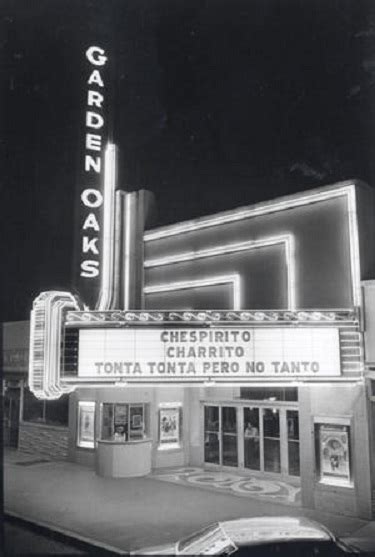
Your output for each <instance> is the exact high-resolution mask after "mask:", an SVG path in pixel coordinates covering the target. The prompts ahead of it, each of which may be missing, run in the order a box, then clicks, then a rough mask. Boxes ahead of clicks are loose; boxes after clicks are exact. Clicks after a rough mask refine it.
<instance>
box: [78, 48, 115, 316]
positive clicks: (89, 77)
mask: <svg viewBox="0 0 375 557" xmlns="http://www.w3.org/2000/svg"><path fill="white" fill-rule="evenodd" d="M84 64H85V66H84V71H85V85H84V87H85V90H84V93H85V113H84V134H83V136H82V139H81V157H80V163H79V165H80V168H79V186H78V193H79V197H78V198H77V208H76V209H77V211H78V217H77V221H76V226H77V228H78V230H77V232H76V245H75V264H74V286H75V288H76V290H77V293H78V294H79V296H80V298H81V299H82V301H83V302H84V303H85V304H86V305H87V306H88V307H89V308H90V309H95V308H96V306H97V304H98V299H99V296H100V291H101V290H102V288H103V279H104V278H105V277H103V267H104V262H103V259H105V258H104V251H105V249H106V248H107V246H105V241H104V220H105V214H104V213H105V209H104V206H105V196H106V195H107V196H108V192H107V194H106V193H105V191H104V190H105V174H106V172H107V174H108V172H109V173H112V169H111V168H110V167H109V165H108V162H107V163H106V164H105V159H106V158H107V160H108V156H107V157H106V156H105V152H106V149H107V143H108V135H109V133H108V121H107V120H108V99H107V95H106V92H107V87H106V83H107V78H108V75H109V69H108V65H109V59H108V54H107V50H106V48H103V47H102V46H99V45H91V46H88V47H87V48H86V49H85V52H84ZM82 154H83V156H82ZM112 186H113V188H112V189H113V195H114V187H115V185H114V183H113V180H112ZM106 236H107V237H108V233H107V235H106Z"/></svg>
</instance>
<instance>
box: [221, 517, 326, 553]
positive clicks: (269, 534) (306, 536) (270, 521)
mask: <svg viewBox="0 0 375 557" xmlns="http://www.w3.org/2000/svg"><path fill="white" fill-rule="evenodd" d="M219 524H220V526H221V528H222V529H223V531H224V532H225V533H226V534H227V536H228V537H229V538H230V539H231V540H232V541H233V542H234V543H235V544H236V545H238V546H240V545H244V544H252V543H254V544H257V543H258V544H259V543H267V542H276V541H293V540H294V541H298V540H316V541H317V540H319V541H329V540H332V539H333V536H332V534H331V533H330V532H329V531H328V530H327V529H326V528H325V527H324V526H322V525H321V524H317V523H316V522H313V521H311V520H309V519H307V518H299V517H291V516H264V517H257V518H242V519H239V520H228V521H225V522H220V523H219Z"/></svg>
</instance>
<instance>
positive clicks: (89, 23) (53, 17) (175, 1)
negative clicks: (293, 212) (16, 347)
mask: <svg viewBox="0 0 375 557" xmlns="http://www.w3.org/2000/svg"><path fill="white" fill-rule="evenodd" d="M0 13H1V29H0V41H1V51H0V52H1V57H0V67H1V70H2V74H1V87H2V95H3V99H2V104H1V106H2V107H3V111H2V113H1V116H2V117H1V120H0V133H1V156H0V159H1V172H0V181H1V194H2V196H1V209H2V212H3V214H2V219H1V223H2V240H1V246H2V248H3V253H2V263H3V264H2V272H1V275H2V277H3V280H4V285H3V288H2V293H3V296H2V300H1V306H0V311H1V313H0V315H1V321H7V320H17V319H25V318H28V314H29V311H30V309H31V305H32V301H33V299H34V298H35V297H36V296H37V295H38V294H39V293H40V292H41V291H43V290H52V289H54V288H62V289H67V290H69V289H70V279H71V275H72V250H73V234H74V198H75V188H76V184H77V176H78V164H79V146H80V137H81V136H80V134H81V133H82V119H83V116H84V111H85V107H84V106H83V105H82V91H83V87H84V84H82V59H83V56H84V51H85V48H87V46H89V45H90V44H95V43H97V44H99V43H100V40H103V41H107V42H108V44H110V45H111V47H110V48H111V59H112V61H113V64H114V71H113V79H112V81H111V90H112V92H111V99H112V101H111V106H112V114H113V139H114V141H115V142H116V143H117V145H118V146H119V149H120V172H119V176H120V180H119V182H120V185H121V186H122V187H123V188H124V189H127V190H129V191H132V190H135V189H139V188H147V189H149V190H151V191H153V192H154V194H155V196H156V200H157V207H158V214H157V217H156V219H155V222H154V225H162V224H168V223H172V222H176V221H180V220H183V219H190V218H194V217H198V216H202V215H205V214H210V213H214V212H217V211H221V210H226V209H230V208H234V207H237V206H241V205H246V204H251V203H253V202H257V201H261V200H266V199H271V198H273V197H275V196H278V195H282V194H287V193H293V192H297V191H302V190H305V189H309V188H313V187H317V186H319V185H326V184H330V183H334V182H336V181H338V180H343V179H348V178H360V179H362V180H364V181H366V182H368V183H369V184H370V185H374V184H375V165H374V160H375V156H374V155H375V102H374V101H375V98H374V95H375V2H374V1H373V0H368V1H366V2H363V1H360V0H298V1H297V0H129V1H127V0H101V1H98V0H96V1H91V0H90V1H89V0H85V1H82V0H53V1H52V0H33V1H30V0H13V1H4V0H3V2H2V4H1V8H0Z"/></svg>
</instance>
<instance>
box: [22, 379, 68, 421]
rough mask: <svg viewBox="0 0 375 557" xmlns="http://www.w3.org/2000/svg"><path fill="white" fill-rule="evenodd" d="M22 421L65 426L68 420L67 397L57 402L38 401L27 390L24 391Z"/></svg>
mask: <svg viewBox="0 0 375 557" xmlns="http://www.w3.org/2000/svg"><path fill="white" fill-rule="evenodd" d="M22 419H23V420H24V421H25V422H36V423H42V424H47V425H55V426H67V425H68V420H69V395H63V396H62V397H61V398H59V399H58V400H38V399H37V398H36V397H35V396H34V395H33V393H32V392H31V391H30V389H29V388H26V389H25V390H24V396H23V411H22Z"/></svg>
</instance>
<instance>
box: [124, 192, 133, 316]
mask: <svg viewBox="0 0 375 557" xmlns="http://www.w3.org/2000/svg"><path fill="white" fill-rule="evenodd" d="M130 215H131V197H130V194H129V193H126V194H125V248H124V265H123V269H124V310H128V309H129V305H130V245H131V244H130V234H131V227H130V218H131V216H130Z"/></svg>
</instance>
